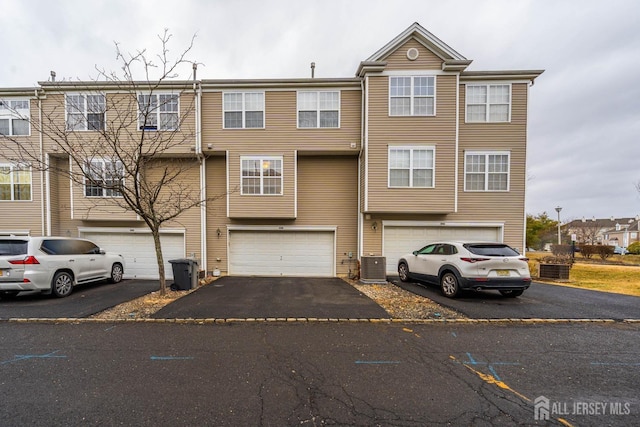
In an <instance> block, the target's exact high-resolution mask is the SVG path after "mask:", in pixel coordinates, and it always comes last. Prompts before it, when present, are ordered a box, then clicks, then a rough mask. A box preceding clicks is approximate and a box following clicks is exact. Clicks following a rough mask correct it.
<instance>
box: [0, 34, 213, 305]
mask: <svg viewBox="0 0 640 427" xmlns="http://www.w3.org/2000/svg"><path fill="white" fill-rule="evenodd" d="M158 37H159V41H160V43H161V51H160V53H159V54H157V55H150V54H149V53H148V52H147V51H146V50H141V51H137V52H136V53H135V54H125V53H123V52H122V51H121V49H120V46H119V45H118V44H117V43H116V57H117V60H118V63H119V64H120V66H121V70H120V71H119V72H117V73H116V72H106V71H104V70H102V69H98V68H96V69H97V71H98V74H99V76H98V78H96V79H95V80H92V81H90V82H64V81H63V82H55V81H51V82H47V83H43V84H42V88H43V90H44V93H45V94H46V98H47V99H46V100H43V101H40V103H39V104H41V105H42V106H43V107H41V110H40V111H41V112H40V114H39V117H31V118H30V122H31V128H32V131H33V130H35V131H36V132H37V133H39V134H41V135H42V140H41V141H35V138H33V139H31V140H30V141H31V142H26V143H25V142H24V141H22V140H20V141H18V140H16V139H15V138H12V137H8V136H4V137H2V136H0V138H2V139H4V140H5V142H6V143H7V145H8V146H10V147H11V149H12V150H11V152H12V153H13V155H14V157H15V158H14V159H13V160H14V161H16V162H20V163H22V164H28V165H30V166H31V167H32V168H34V169H39V170H48V171H49V173H51V174H58V176H62V177H65V178H68V179H70V181H71V182H72V183H75V184H76V185H78V186H82V188H83V189H84V190H83V191H84V192H85V194H84V195H85V196H87V197H85V199H84V201H86V202H87V204H88V205H87V206H85V207H86V209H87V212H92V211H100V210H103V211H104V212H106V213H108V212H113V211H114V209H115V210H118V209H119V210H120V212H123V211H125V212H129V213H133V214H135V216H137V217H139V219H140V220H142V221H144V222H145V224H146V225H147V227H148V228H149V230H150V231H151V234H152V236H153V241H154V244H155V251H156V259H157V263H158V273H159V278H160V293H161V294H162V295H164V294H165V293H166V280H165V272H164V261H163V254H162V246H161V244H160V229H161V227H163V226H164V225H166V224H167V223H168V222H171V221H174V220H176V219H177V218H178V217H179V216H180V215H181V214H183V213H184V212H186V211H187V210H189V209H193V208H197V207H199V206H201V205H203V204H204V203H206V202H207V201H211V200H214V199H217V198H220V197H223V196H224V195H217V196H213V197H208V198H206V199H205V198H204V197H202V189H201V184H200V181H199V178H195V179H194V177H198V176H199V173H198V171H199V167H200V165H201V162H202V161H203V158H202V155H201V151H200V150H199V149H198V147H197V135H198V132H199V129H198V127H199V126H198V122H197V120H198V119H197V114H196V110H197V108H196V106H197V103H198V102H199V94H198V90H199V86H198V84H197V82H196V81H195V69H196V64H195V63H194V62H193V61H190V60H188V59H187V55H188V54H189V52H190V51H191V49H192V47H193V43H194V40H195V36H194V37H193V38H192V39H191V42H190V44H189V45H188V46H187V48H186V49H185V50H183V51H182V52H180V53H179V54H178V55H177V56H176V57H174V58H172V57H171V56H170V55H169V53H170V51H169V42H170V39H171V35H170V34H169V33H168V31H167V30H165V32H164V34H163V35H160V36H158ZM183 66H189V68H191V66H193V70H194V80H193V81H185V80H176V78H177V77H178V69H179V68H182V67H183ZM139 72H142V73H143V74H142V75H143V78H142V79H139V80H136V79H135V78H134V74H136V73H139ZM155 74H157V77H154V75H155ZM105 94H106V95H105ZM79 130H83V131H89V132H79ZM50 156H53V157H56V158H61V159H63V160H62V161H51V159H50ZM67 159H68V160H67ZM91 196H100V197H98V198H92V197H91ZM205 255H206V254H202V256H205Z"/></svg>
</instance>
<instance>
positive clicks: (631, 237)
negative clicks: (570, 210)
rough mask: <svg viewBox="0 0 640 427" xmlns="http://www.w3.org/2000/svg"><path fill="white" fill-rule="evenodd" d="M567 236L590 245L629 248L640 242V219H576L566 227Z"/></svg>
mask: <svg viewBox="0 0 640 427" xmlns="http://www.w3.org/2000/svg"><path fill="white" fill-rule="evenodd" d="M564 229H565V231H566V234H568V235H573V234H575V235H576V242H577V243H582V244H588V245H609V246H622V247H627V246H629V245H630V244H631V243H633V242H638V241H640V218H638V217H635V218H614V217H611V218H604V219H598V218H595V217H594V218H592V219H585V218H582V219H576V220H573V221H571V222H569V223H567V224H565V225H564Z"/></svg>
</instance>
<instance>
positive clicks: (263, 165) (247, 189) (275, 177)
mask: <svg viewBox="0 0 640 427" xmlns="http://www.w3.org/2000/svg"><path fill="white" fill-rule="evenodd" d="M240 162H241V166H242V171H241V181H242V183H241V187H242V193H241V194H243V195H246V194H255V195H268V194H275V195H280V194H282V157H253V156H251V157H242V158H241V159H240Z"/></svg>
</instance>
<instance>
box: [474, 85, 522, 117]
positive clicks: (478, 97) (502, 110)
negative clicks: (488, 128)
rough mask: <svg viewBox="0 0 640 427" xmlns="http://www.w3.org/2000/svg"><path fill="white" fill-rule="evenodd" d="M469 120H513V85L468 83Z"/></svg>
mask: <svg viewBox="0 0 640 427" xmlns="http://www.w3.org/2000/svg"><path fill="white" fill-rule="evenodd" d="M466 94H467V96H466V98H467V102H466V104H467V105H466V107H467V119H466V120H467V122H498V123H499V122H508V121H510V120H511V116H510V113H511V85H502V84H500V85H475V84H474V85H467V89H466Z"/></svg>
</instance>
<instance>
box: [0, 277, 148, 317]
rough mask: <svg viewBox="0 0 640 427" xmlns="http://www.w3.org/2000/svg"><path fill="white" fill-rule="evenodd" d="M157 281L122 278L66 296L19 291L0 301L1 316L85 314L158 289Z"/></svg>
mask: <svg viewBox="0 0 640 427" xmlns="http://www.w3.org/2000/svg"><path fill="white" fill-rule="evenodd" d="M159 287H160V285H159V284H158V281H156V280H123V281H122V282H120V283H116V284H111V283H106V282H102V283H92V284H87V285H80V286H76V287H75V288H74V289H73V292H72V293H71V295H69V296H68V297H66V298H55V297H52V296H50V295H43V294H41V293H37V292H22V293H20V294H19V295H18V296H17V297H15V298H14V299H10V300H5V299H1V300H0V319H11V318H23V319H24V318H47V319H51V318H63V317H65V318H80V317H88V316H91V315H92V314H96V313H99V312H101V311H103V310H106V309H108V308H111V307H114V306H116V305H118V304H121V303H123V302H127V301H130V300H132V299H135V298H138V297H141V296H143V295H146V294H148V293H150V292H153V291H156V290H158V289H159Z"/></svg>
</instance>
